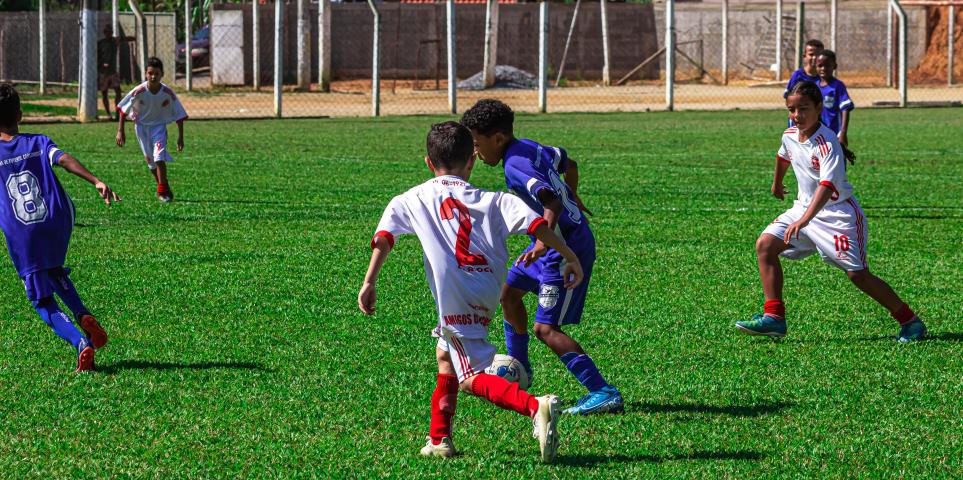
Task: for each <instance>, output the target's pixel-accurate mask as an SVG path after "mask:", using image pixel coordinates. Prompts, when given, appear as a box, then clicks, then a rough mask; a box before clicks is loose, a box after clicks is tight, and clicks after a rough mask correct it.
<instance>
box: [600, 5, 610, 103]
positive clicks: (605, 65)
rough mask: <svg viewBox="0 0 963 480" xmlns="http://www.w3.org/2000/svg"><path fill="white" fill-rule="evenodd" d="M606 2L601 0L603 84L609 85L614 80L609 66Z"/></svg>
mask: <svg viewBox="0 0 963 480" xmlns="http://www.w3.org/2000/svg"><path fill="white" fill-rule="evenodd" d="M606 3H607V2H606V0H601V1H600V2H599V6H600V7H601V13H602V85H605V86H606V87H607V86H609V85H611V84H612V80H611V77H610V67H609V22H608V15H607V10H608V9H607V8H606V6H605V5H606Z"/></svg>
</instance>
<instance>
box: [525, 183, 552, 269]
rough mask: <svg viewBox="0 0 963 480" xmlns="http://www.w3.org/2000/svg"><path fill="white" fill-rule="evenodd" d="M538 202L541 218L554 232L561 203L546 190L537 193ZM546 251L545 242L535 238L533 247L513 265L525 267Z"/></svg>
mask: <svg viewBox="0 0 963 480" xmlns="http://www.w3.org/2000/svg"><path fill="white" fill-rule="evenodd" d="M538 201H539V202H541V204H542V210H543V211H542V218H544V219H545V223H547V224H548V225H547V226H548V228H549V229H551V230H552V231H554V230H555V225H556V224H557V223H558V216H559V215H561V214H562V208H563V207H562V201H561V200H560V199H559V198H558V195H555V192H553V191H551V190H549V189H547V188H543V189H541V190H539V191H538ZM547 251H548V247H547V246H546V244H545V242H543V241H542V240H541V239H539V238H538V237H537V236H536V237H535V245H534V246H532V248H531V249H530V250H529V251H528V252H525V254H524V255H522V256H521V257H518V261H517V262H515V263H516V264H518V263H524V264H525V266H526V267H527V266H529V265H531V264H532V262H534V261H535V260H538V259H539V258H541V257H542V255H545V252H547Z"/></svg>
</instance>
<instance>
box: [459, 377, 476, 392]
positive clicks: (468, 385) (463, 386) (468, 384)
mask: <svg viewBox="0 0 963 480" xmlns="http://www.w3.org/2000/svg"><path fill="white" fill-rule="evenodd" d="M474 382H475V377H474V376H471V377H468V378H466V379H465V381H464V382H461V383H459V384H458V389H459V390H461V391H463V392H465V393H468V394H471V395H474V394H475V392H474V391H473V390H472V384H473V383H474Z"/></svg>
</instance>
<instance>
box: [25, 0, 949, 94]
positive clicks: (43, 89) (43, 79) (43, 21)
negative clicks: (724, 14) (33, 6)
mask: <svg viewBox="0 0 963 480" xmlns="http://www.w3.org/2000/svg"><path fill="white" fill-rule="evenodd" d="M39 3H40V19H39V22H40V25H39V27H40V29H39V32H40V45H39V46H40V94H41V95H46V93H47V45H46V44H45V42H44V40H46V39H47V0H40V2H39ZM950 44H951V45H952V42H950Z"/></svg>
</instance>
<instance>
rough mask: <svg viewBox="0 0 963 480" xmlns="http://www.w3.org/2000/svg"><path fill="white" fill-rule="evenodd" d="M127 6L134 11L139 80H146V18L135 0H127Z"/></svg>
mask: <svg viewBox="0 0 963 480" xmlns="http://www.w3.org/2000/svg"><path fill="white" fill-rule="evenodd" d="M127 6H128V7H130V11H131V12H134V18H135V19H136V21H137V60H138V63H140V81H141V82H146V81H147V18H146V17H144V12H142V11H140V6H139V5H138V4H137V1H136V0H127Z"/></svg>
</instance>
